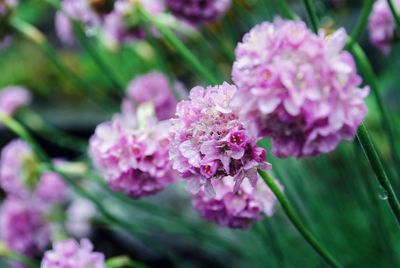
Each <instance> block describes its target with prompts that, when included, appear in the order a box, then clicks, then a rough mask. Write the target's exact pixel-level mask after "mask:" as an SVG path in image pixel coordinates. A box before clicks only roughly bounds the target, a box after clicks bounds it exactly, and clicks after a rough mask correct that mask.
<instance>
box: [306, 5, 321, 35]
mask: <svg viewBox="0 0 400 268" xmlns="http://www.w3.org/2000/svg"><path fill="white" fill-rule="evenodd" d="M312 1H313V0H303V3H304V7H305V8H306V12H307V17H308V20H309V21H310V24H311V29H312V30H313V32H314V33H318V25H319V22H318V16H317V13H316V10H315V6H314V4H313V2H312Z"/></svg>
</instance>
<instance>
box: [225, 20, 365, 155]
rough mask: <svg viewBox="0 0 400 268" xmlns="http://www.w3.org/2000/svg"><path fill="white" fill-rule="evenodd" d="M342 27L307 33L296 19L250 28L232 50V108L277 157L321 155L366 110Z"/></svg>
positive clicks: (350, 134)
mask: <svg viewBox="0 0 400 268" xmlns="http://www.w3.org/2000/svg"><path fill="white" fill-rule="evenodd" d="M346 37H347V36H346V33H345V32H344V30H342V29H340V30H338V31H336V32H335V33H333V34H332V35H326V34H325V33H323V32H321V33H320V34H319V35H316V34H314V33H312V32H311V31H310V30H309V29H307V27H306V25H305V24H304V23H303V22H300V21H285V20H281V19H277V20H275V21H274V22H273V23H270V22H264V23H262V24H260V25H257V26H255V27H254V28H253V29H252V30H251V31H250V32H249V33H248V34H246V35H245V37H244V38H243V42H242V43H239V45H238V46H237V48H236V61H235V63H234V66H233V71H232V78H233V81H234V82H235V84H236V85H237V87H238V88H239V91H238V94H236V96H235V99H234V101H233V106H234V107H236V108H237V109H238V110H239V111H240V116H241V117H242V118H243V119H244V120H246V122H250V123H251V124H252V127H253V128H255V129H256V130H257V132H258V134H259V135H260V136H267V137H270V138H271V139H272V152H273V153H274V154H275V155H277V156H279V157H289V156H296V157H303V156H313V155H318V154H320V153H328V152H330V151H332V150H334V149H335V148H336V146H337V145H338V144H339V143H340V141H341V140H342V139H346V140H350V139H353V138H354V136H355V134H356V130H357V128H358V126H359V125H360V123H361V122H362V120H363V119H364V117H365V115H366V113H367V107H366V105H365V103H364V99H365V97H366V96H367V95H368V93H369V89H368V88H365V89H363V90H361V89H360V84H361V78H360V77H359V76H358V75H357V73H356V66H355V63H354V60H353V57H352V56H351V55H350V54H349V53H348V52H345V51H343V47H344V44H345V40H346Z"/></svg>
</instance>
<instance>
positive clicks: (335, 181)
mask: <svg viewBox="0 0 400 268" xmlns="http://www.w3.org/2000/svg"><path fill="white" fill-rule="evenodd" d="M277 1H279V0H262V1H261V0H241V1H233V2H234V3H233V5H232V7H231V8H230V10H229V12H228V13H227V14H226V16H225V17H224V18H223V19H222V20H220V21H218V22H216V23H212V24H207V25H204V26H203V27H201V28H200V29H199V32H197V31H194V32H192V33H190V34H187V35H183V36H181V38H182V40H183V41H184V43H185V44H186V45H187V46H188V47H189V48H190V50H191V51H192V52H193V53H194V54H195V55H196V56H197V57H198V58H199V59H201V62H202V63H203V64H204V65H206V66H207V67H208V68H209V70H211V71H212V72H213V73H216V74H217V75H218V77H219V79H220V81H228V82H229V81H231V79H230V71H231V66H232V63H233V60H234V54H233V53H234V48H235V46H236V44H237V43H238V42H239V41H240V40H241V38H242V36H243V34H244V33H246V32H248V31H249V30H250V29H251V28H252V27H253V26H254V25H255V24H257V23H260V22H262V21H265V20H271V19H273V18H274V17H275V16H277V15H278V14H279V11H278V8H277ZM288 2H289V3H290V6H291V7H292V8H293V10H294V11H295V12H296V13H297V14H299V15H300V16H302V18H304V19H305V15H304V14H305V13H304V8H303V6H302V2H301V1H288ZM362 2H363V1H361V0H360V1H340V0H337V1H333V0H332V1H322V0H320V1H315V4H316V6H317V9H318V10H317V11H318V15H319V17H320V19H321V23H322V25H323V27H324V28H326V29H327V31H330V30H333V29H336V28H338V27H344V28H345V29H346V30H347V31H348V32H349V33H351V31H352V29H353V28H354V25H355V24H356V22H357V20H358V18H359V13H360V10H361V5H362ZM54 15H55V10H54V8H53V7H52V6H51V5H49V4H48V3H46V1H42V0H30V1H26V0H25V1H21V3H20V6H19V7H18V17H19V18H21V19H22V20H24V21H26V22H29V23H31V24H33V25H35V26H36V27H37V28H38V29H40V30H41V31H42V32H43V33H44V34H45V35H46V37H47V38H48V41H49V43H50V44H51V45H52V46H53V47H54V48H55V52H56V56H57V57H58V58H59V59H60V60H61V62H62V63H63V64H64V65H65V66H67V67H68V69H69V70H71V71H72V72H73V73H74V74H76V75H77V76H79V77H80V78H81V79H82V80H83V81H84V82H85V85H87V91H83V90H82V88H79V87H77V86H76V84H74V82H73V81H72V80H71V78H70V77H68V76H67V75H65V73H62V72H60V70H59V69H57V68H55V66H54V64H53V63H52V62H51V60H49V57H48V56H47V55H46V53H44V52H43V50H42V49H40V47H38V46H37V45H36V44H35V43H33V42H32V41H31V40H29V39H27V38H26V37H24V36H22V35H20V34H17V33H15V34H14V42H13V44H12V45H11V46H10V47H9V48H7V49H5V50H2V51H0V88H3V87H6V86H9V85H21V86H24V87H26V88H28V89H29V90H31V92H32V94H33V103H32V104H31V105H30V106H29V107H26V108H24V109H22V110H20V111H19V112H18V114H17V115H16V118H17V119H18V120H19V121H20V122H21V123H22V124H23V125H25V126H26V127H27V128H28V129H29V130H31V132H32V134H33V135H34V137H35V138H37V139H38V140H39V142H40V144H41V145H42V146H43V148H44V149H45V150H46V151H47V152H48V153H49V154H50V156H52V157H57V158H64V159H68V160H71V161H72V160H73V161H76V160H79V161H87V155H86V149H85V148H86V144H87V141H88V139H89V137H90V136H91V135H92V134H93V132H94V129H95V127H96V126H97V125H98V124H99V123H101V122H104V121H106V120H109V119H110V118H111V116H112V114H113V113H116V112H118V110H119V105H120V102H121V99H122V98H121V92H120V91H118V90H117V89H116V88H115V86H114V85H113V84H112V83H110V80H109V79H108V78H107V77H106V76H105V74H104V72H103V71H102V70H101V68H99V66H98V63H96V61H95V60H93V57H91V55H90V54H88V52H87V50H85V49H84V47H82V46H81V45H79V44H77V43H75V44H74V45H72V46H66V45H63V44H62V43H61V42H60V40H59V39H58V37H57V35H56V33H55V29H54ZM88 41H89V42H90V43H91V45H92V47H93V48H94V49H95V50H96V52H97V53H98V55H100V56H101V58H102V60H103V61H104V62H105V63H106V64H107V67H108V68H109V71H110V72H112V73H113V74H114V75H115V77H117V79H118V80H119V81H120V83H121V84H122V85H127V84H128V83H129V81H130V80H132V79H133V78H135V77H136V76H138V75H140V74H143V73H146V72H148V71H151V70H160V71H162V72H164V73H165V74H166V75H168V76H169V77H170V78H172V79H177V80H180V81H181V82H182V83H183V84H184V85H185V87H186V88H188V89H190V88H192V87H194V86H195V85H206V82H205V81H202V79H201V78H200V77H199V76H197V75H196V74H194V72H193V71H192V70H191V69H190V68H188V67H187V65H186V64H185V63H183V61H182V59H181V58H180V56H179V55H178V54H177V53H176V51H175V49H174V48H173V47H171V46H169V45H168V44H166V43H165V42H164V41H163V39H162V38H151V40H148V39H145V40H140V41H135V42H131V43H129V44H126V45H124V46H121V47H119V48H117V49H109V48H107V47H106V46H105V45H104V44H103V43H102V42H101V40H99V39H98V38H96V37H91V38H89V39H88ZM360 45H361V46H362V47H363V48H364V50H365V51H366V54H367V56H368V58H369V59H370V61H371V62H372V65H373V68H374V70H375V72H376V73H377V75H378V77H379V81H378V82H379V85H380V88H381V90H382V92H380V93H381V96H382V97H383V100H384V106H385V108H386V109H387V111H388V114H389V116H390V119H391V122H392V127H393V129H394V133H395V137H396V139H395V141H396V142H397V144H396V145H395V146H397V149H399V143H400V142H399V139H397V137H399V136H398V135H399V133H400V106H399V105H398V104H399V103H400V90H399V86H398V85H400V49H399V47H398V45H397V47H396V45H395V46H394V47H393V49H392V51H391V52H390V54H388V55H384V54H382V52H380V51H379V50H377V49H376V48H375V47H373V46H372V45H371V44H370V41H369V38H368V32H367V31H365V32H364V34H363V35H362V38H361V39H360ZM367 101H368V107H369V115H368V117H367V120H366V124H367V125H368V127H369V129H370V130H371V135H372V137H373V139H374V141H375V143H376V146H377V147H378V149H379V151H380V153H381V154H382V155H381V156H382V158H383V159H384V161H385V162H384V163H385V166H386V168H387V170H388V173H389V176H390V177H391V178H392V181H393V182H394V185H395V188H396V189H395V190H396V192H397V193H399V194H400V188H399V187H400V177H399V176H398V173H397V171H398V170H399V168H400V166H399V165H396V164H395V162H394V161H393V158H392V156H391V153H390V149H391V146H390V145H389V143H388V142H387V140H386V136H385V135H384V131H383V129H382V127H381V122H380V121H379V116H378V113H377V107H376V104H375V100H374V99H373V96H372V94H371V95H370V96H369V97H368V100H367ZM57 131H60V132H63V133H64V134H63V135H62V136H61V134H60V136H58V135H57V133H58V132H57ZM65 133H66V134H67V135H65ZM13 138H15V136H14V134H12V133H11V132H10V131H8V130H7V129H5V128H0V146H1V147H2V146H4V145H5V144H7V143H8V142H9V141H10V140H12V139H13ZM261 143H262V145H263V146H266V147H267V148H269V144H268V142H267V141H265V142H261ZM268 160H269V162H271V163H272V164H273V167H274V168H273V170H274V175H275V177H276V178H278V179H279V180H280V181H281V183H282V185H283V186H284V188H285V192H286V194H287V196H288V198H289V200H290V201H292V202H293V204H294V206H295V208H296V209H297V211H298V212H299V213H300V216H301V218H302V219H303V220H304V222H305V223H306V224H307V226H308V227H309V228H310V230H311V231H312V232H314V233H315V235H316V236H317V237H318V238H319V239H320V241H321V243H322V244H323V245H325V246H326V247H327V248H328V249H329V251H331V252H332V253H333V254H334V255H335V256H336V257H337V259H339V260H340V262H341V263H343V264H344V266H345V267H399V266H400V244H399V241H400V233H399V229H398V226H397V225H396V222H395V220H394V217H393V215H392V214H391V211H390V209H389V207H388V205H387V202H386V201H385V200H386V199H387V196H386V193H385V191H384V190H383V189H381V188H380V187H378V184H377V183H376V181H375V177H374V174H373V172H372V171H371V169H370V167H369V165H368V163H367V161H366V159H365V157H364V155H363V152H362V150H361V148H360V147H359V146H358V144H357V143H356V142H352V143H351V142H343V143H342V144H341V145H340V147H339V148H338V149H337V150H336V151H334V152H333V153H330V154H328V155H325V156H321V157H316V158H309V159H301V160H297V159H277V158H274V157H273V156H272V155H269V156H268ZM76 179H77V180H79V181H80V182H81V183H82V185H84V186H85V188H86V189H88V190H89V191H90V192H92V193H95V195H96V197H97V198H98V200H101V201H102V203H103V205H105V206H106V208H107V209H109V210H110V211H112V212H113V213H115V214H117V215H120V217H123V218H125V219H127V220H129V221H130V222H132V223H134V224H135V225H136V226H137V230H138V231H137V232H136V233H135V232H129V233H128V232H125V231H121V230H119V229H114V228H109V225H107V224H105V223H104V222H103V221H102V220H101V217H99V219H97V218H96V217H94V219H93V220H92V223H91V226H92V229H91V231H90V238H91V240H92V241H93V243H94V245H95V249H96V250H98V251H101V252H104V253H105V254H106V256H107V257H113V256H119V255H128V256H130V257H131V258H132V259H133V260H136V261H138V262H140V263H142V264H143V265H146V266H148V267H325V266H326V264H324V262H323V261H322V260H321V259H320V257H319V256H318V255H317V254H316V253H315V252H314V251H313V250H312V249H311V248H310V246H309V245H308V244H307V243H306V242H305V241H304V239H303V238H302V237H301V236H300V235H299V234H298V232H297V231H296V230H295V229H294V227H293V226H292V224H291V223H290V221H288V219H287V217H286V216H285V214H284V213H283V212H282V211H281V208H280V207H279V206H278V207H277V212H276V213H275V214H274V215H273V216H272V217H270V218H264V219H263V220H261V221H260V222H257V223H255V224H253V226H252V227H251V229H249V230H244V231H241V230H230V229H223V228H219V227H217V226H216V225H214V224H212V223H207V222H205V221H203V220H202V219H201V218H200V216H198V214H197V213H196V211H194V209H193V208H192V205H191V199H190V197H189V196H188V195H187V193H186V191H185V186H184V184H182V183H176V184H174V185H172V186H170V187H168V188H167V189H166V190H165V191H163V192H161V193H160V194H158V195H156V196H154V197H147V198H144V199H142V200H140V201H135V200H131V201H129V203H128V202H121V200H120V199H118V198H114V197H112V196H110V194H109V192H107V190H106V189H104V187H103V188H102V187H100V186H99V184H98V183H97V182H96V181H95V179H93V178H89V177H85V176H80V177H79V176H78V177H77V178H76ZM0 267H7V266H6V264H5V263H4V264H3V263H2V262H0Z"/></svg>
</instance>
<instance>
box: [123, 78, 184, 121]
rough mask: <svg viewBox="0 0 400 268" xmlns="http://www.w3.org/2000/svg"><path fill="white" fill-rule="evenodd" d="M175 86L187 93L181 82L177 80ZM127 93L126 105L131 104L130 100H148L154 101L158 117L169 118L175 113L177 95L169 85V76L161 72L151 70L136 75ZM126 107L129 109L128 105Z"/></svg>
mask: <svg viewBox="0 0 400 268" xmlns="http://www.w3.org/2000/svg"><path fill="white" fill-rule="evenodd" d="M173 86H174V87H175V90H176V89H177V90H179V91H180V92H183V93H182V94H185V93H184V91H185V90H184V89H183V86H182V84H181V83H179V82H175V83H174V85H173ZM127 95H128V98H127V99H126V100H125V104H124V105H129V101H130V100H132V101H133V102H135V103H144V102H148V101H151V102H152V103H154V106H155V109H156V114H157V118H158V119H160V120H165V119H169V118H171V117H172V116H174V114H175V109H176V104H177V101H176V97H175V96H174V94H173V90H172V88H171V87H170V85H169V81H168V78H167V77H166V76H165V75H164V74H162V73H160V72H150V73H147V74H145V75H141V76H138V77H136V78H135V79H134V80H132V81H131V82H130V83H129V85H128V88H127ZM126 102H128V103H126ZM125 107H126V108H128V109H129V107H128V106H125Z"/></svg>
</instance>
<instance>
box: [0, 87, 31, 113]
mask: <svg viewBox="0 0 400 268" xmlns="http://www.w3.org/2000/svg"><path fill="white" fill-rule="evenodd" d="M30 102H31V94H30V92H29V91H28V90H27V89H25V88H22V87H18V86H10V87H6V88H3V89H1V90H0V112H3V113H5V114H7V115H9V116H11V115H13V114H14V113H15V111H16V110H17V109H18V108H19V107H21V106H25V105H28V104H29V103H30Z"/></svg>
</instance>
